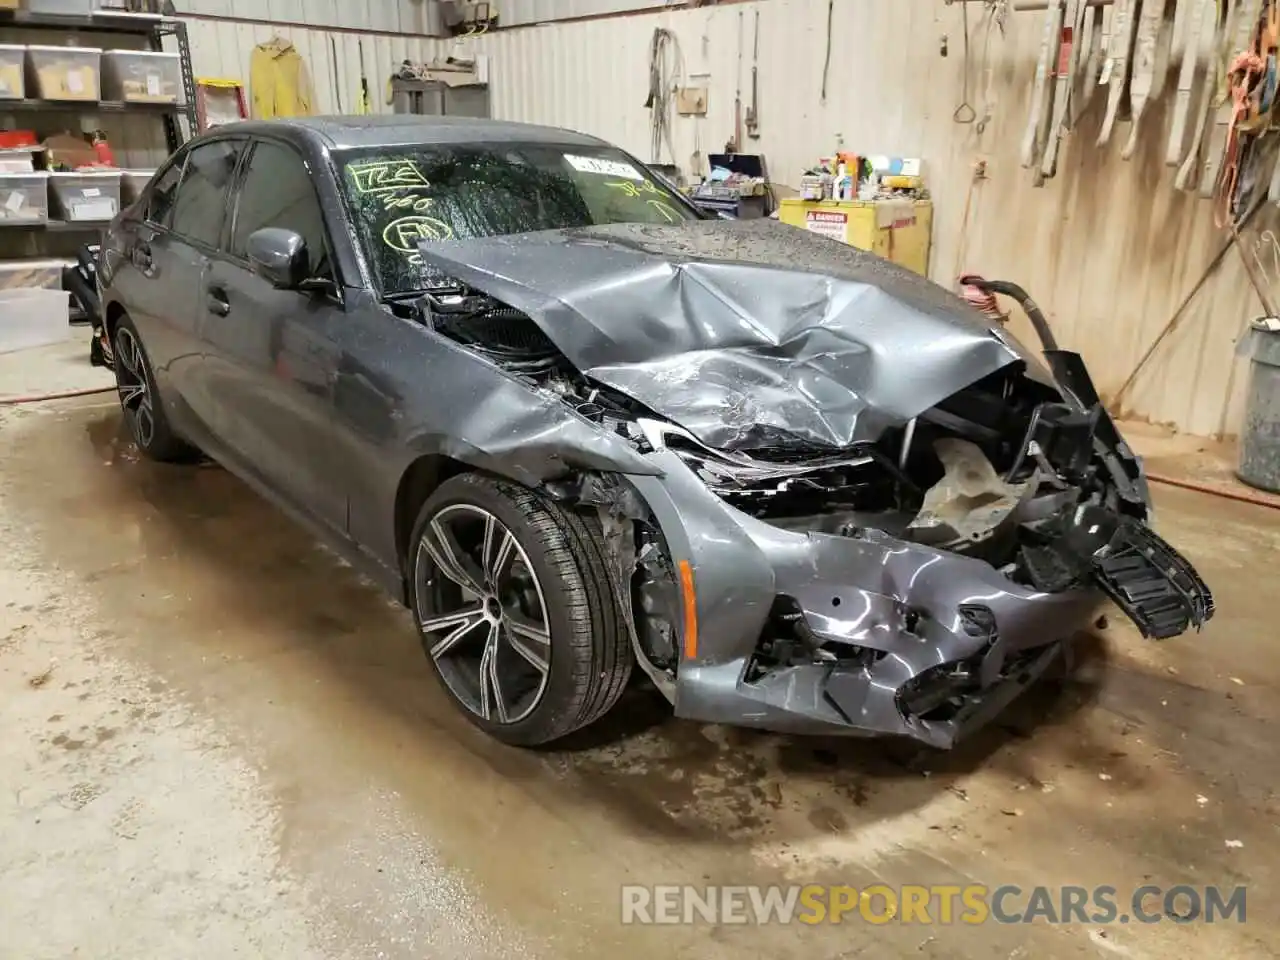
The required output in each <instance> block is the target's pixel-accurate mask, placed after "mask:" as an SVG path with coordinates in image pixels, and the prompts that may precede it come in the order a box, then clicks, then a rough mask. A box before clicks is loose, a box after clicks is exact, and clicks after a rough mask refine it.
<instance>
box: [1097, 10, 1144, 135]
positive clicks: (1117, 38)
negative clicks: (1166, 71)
mask: <svg viewBox="0 0 1280 960" xmlns="http://www.w3.org/2000/svg"><path fill="white" fill-rule="evenodd" d="M1138 3H1139V0H1116V5H1115V8H1114V9H1115V14H1114V16H1113V18H1112V21H1111V49H1110V50H1108V51H1107V59H1106V62H1105V63H1104V64H1103V65H1102V77H1101V78H1100V79H1099V80H1098V83H1099V84H1101V85H1102V86H1105V87H1106V88H1107V112H1106V115H1105V116H1104V117H1103V118H1102V128H1101V129H1100V130H1099V131H1098V146H1100V147H1105V146H1106V145H1107V144H1108V143H1109V142H1110V141H1111V131H1112V130H1114V129H1115V125H1116V117H1117V116H1118V115H1119V113H1120V103H1121V101H1123V99H1124V93H1125V88H1126V87H1127V86H1128V81H1129V58H1130V55H1131V54H1132V52H1133V37H1134V34H1135V33H1136V32H1137V26H1138Z"/></svg>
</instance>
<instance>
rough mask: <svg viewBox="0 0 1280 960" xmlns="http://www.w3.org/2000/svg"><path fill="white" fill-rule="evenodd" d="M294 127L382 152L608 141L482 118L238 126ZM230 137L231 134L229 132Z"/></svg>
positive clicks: (300, 120)
mask: <svg viewBox="0 0 1280 960" xmlns="http://www.w3.org/2000/svg"><path fill="white" fill-rule="evenodd" d="M281 127H288V128H291V129H292V130H293V131H294V132H296V133H298V134H301V135H302V136H311V137H316V138H319V139H320V140H321V141H322V143H323V144H324V146H325V147H327V148H330V149H333V148H340V147H376V146H381V145H384V144H386V145H391V144H419V143H423V144H426V143H483V142H495V141H499V142H500V141H513V142H515V141H518V142H521V143H531V142H533V143H537V142H541V143H562V144H572V145H577V146H600V145H601V144H603V141H601V140H599V139H597V138H596V137H589V136H587V135H586V134H582V133H575V132H574V131H572V130H562V129H560V128H557V127H542V126H537V125H535V124H530V123H512V122H509V121H506V120H484V119H479V118H476V117H449V116H420V115H416V114H392V115H383V116H344V117H290V118H288V119H279V120H267V121H249V122H247V123H243V124H237V125H236V129H237V131H238V132H240V131H243V132H245V133H255V132H259V131H261V132H264V133H265V132H268V131H270V130H275V131H277V132H279V131H280V128H281ZM224 132H225V131H224Z"/></svg>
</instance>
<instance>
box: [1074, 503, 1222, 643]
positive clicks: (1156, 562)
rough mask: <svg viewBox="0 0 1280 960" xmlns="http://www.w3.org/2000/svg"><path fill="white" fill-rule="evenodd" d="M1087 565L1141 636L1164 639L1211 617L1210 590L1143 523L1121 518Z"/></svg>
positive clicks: (1211, 597) (1178, 555)
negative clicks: (1105, 542)
mask: <svg viewBox="0 0 1280 960" xmlns="http://www.w3.org/2000/svg"><path fill="white" fill-rule="evenodd" d="M1093 565H1094V579H1095V580H1096V581H1097V583H1098V585H1099V586H1100V587H1101V588H1102V590H1103V592H1104V593H1106V595H1107V596H1108V597H1110V598H1111V599H1112V600H1114V601H1115V603H1116V605H1117V606H1118V607H1119V608H1120V609H1121V610H1123V611H1124V612H1125V613H1126V614H1127V615H1128V617H1129V619H1130V620H1132V621H1133V622H1134V623H1135V624H1136V625H1137V627H1138V629H1139V630H1141V631H1142V635H1143V636H1144V637H1151V638H1154V639H1156V640H1167V639H1169V638H1170V637H1176V636H1178V635H1179V634H1182V633H1185V632H1186V631H1187V629H1188V628H1190V627H1195V628H1196V629H1197V630H1199V629H1200V627H1202V626H1203V625H1204V624H1205V623H1207V622H1208V621H1209V619H1210V618H1211V617H1212V616H1213V594H1212V593H1210V592H1209V588H1208V587H1207V586H1206V585H1205V582H1204V581H1203V580H1201V579H1200V576H1199V574H1197V573H1196V571H1195V568H1194V567H1192V566H1191V564H1190V563H1188V562H1187V560H1186V559H1185V558H1184V557H1183V556H1182V555H1181V554H1180V553H1178V551H1177V550H1175V549H1174V548H1173V547H1171V546H1170V545H1169V544H1168V543H1166V542H1165V541H1164V540H1163V539H1162V538H1161V537H1160V536H1159V535H1158V534H1157V533H1156V532H1155V531H1154V530H1152V529H1151V528H1150V527H1148V526H1147V525H1146V524H1143V523H1139V522H1138V521H1136V520H1132V519H1129V518H1125V520H1124V521H1123V522H1122V523H1121V524H1120V525H1119V526H1118V527H1117V528H1116V531H1115V533H1114V534H1113V535H1112V537H1111V542H1110V543H1109V544H1108V545H1107V547H1106V548H1104V549H1103V550H1101V551H1099V552H1098V553H1097V554H1095V556H1094V559H1093Z"/></svg>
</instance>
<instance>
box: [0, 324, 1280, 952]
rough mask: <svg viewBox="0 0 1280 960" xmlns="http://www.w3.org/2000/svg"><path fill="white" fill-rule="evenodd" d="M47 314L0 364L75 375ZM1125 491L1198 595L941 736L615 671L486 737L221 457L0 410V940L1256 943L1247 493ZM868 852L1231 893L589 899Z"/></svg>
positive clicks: (12, 373) (817, 867)
mask: <svg viewBox="0 0 1280 960" xmlns="http://www.w3.org/2000/svg"><path fill="white" fill-rule="evenodd" d="M73 346H74V349H72V348H67V349H62V350H52V351H29V352H27V353H24V354H14V355H10V356H7V357H0V396H3V395H5V394H13V393H17V392H23V391H24V390H26V389H29V388H31V387H33V386H43V387H44V388H48V389H52V388H58V387H71V386H76V385H84V384H86V383H90V382H93V381H94V378H95V377H98V378H99V380H98V381H97V382H101V379H100V378H101V374H100V373H99V372H96V371H91V370H89V369H88V368H87V367H86V366H84V361H83V359H82V358H83V355H84V351H83V349H82V346H81V345H73ZM1157 495H1158V503H1159V511H1160V512H1159V517H1158V525H1159V527H1160V528H1161V529H1162V531H1163V532H1164V533H1165V534H1166V535H1167V536H1169V537H1170V539H1172V540H1173V541H1174V542H1175V543H1176V544H1177V545H1179V546H1180V547H1181V548H1183V549H1184V550H1185V552H1186V553H1187V554H1188V555H1189V556H1190V557H1191V558H1192V559H1193V560H1194V561H1195V562H1196V563H1197V564H1198V566H1199V568H1200V570H1201V572H1202V573H1203V574H1204V576H1205V577H1206V579H1207V580H1208V581H1209V582H1210V584H1211V585H1212V586H1213V587H1214V589H1215V592H1216V593H1217V596H1218V600H1219V614H1218V617H1217V619H1215V620H1214V622H1213V623H1212V625H1211V626H1210V628H1209V629H1208V630H1206V631H1205V633H1204V634H1203V635H1202V636H1190V637H1185V638H1182V639H1179V640H1175V641H1172V642H1168V643H1165V644H1161V645H1156V644H1150V643H1143V642H1141V641H1140V640H1139V639H1138V638H1137V636H1136V634H1135V633H1134V632H1133V631H1131V630H1130V629H1128V628H1127V627H1126V626H1123V625H1121V624H1119V623H1118V622H1117V620H1116V618H1114V617H1112V618H1111V620H1110V624H1111V625H1110V626H1109V627H1108V628H1106V629H1103V630H1102V631H1101V632H1100V633H1099V634H1098V635H1096V636H1090V637H1088V638H1085V639H1084V640H1083V641H1082V645H1081V649H1082V653H1083V655H1084V656H1083V660H1084V662H1083V663H1082V665H1081V667H1080V672H1079V674H1078V675H1077V677H1076V678H1075V679H1074V680H1073V681H1072V682H1070V683H1068V684H1065V685H1054V684H1051V683H1045V684H1043V685H1041V686H1040V687H1038V688H1036V689H1035V690H1034V691H1033V692H1032V693H1031V694H1029V695H1028V696H1027V697H1026V698H1024V700H1022V701H1020V702H1019V703H1017V704H1016V705H1015V707H1014V708H1013V709H1012V710H1011V711H1010V712H1009V714H1008V715H1007V716H1006V717H1005V718H1003V720H1002V722H1000V723H999V724H998V725H997V726H996V727H994V728H992V729H990V730H989V731H987V732H985V733H984V734H982V735H979V736H978V737H977V738H976V739H975V740H974V741H973V742H970V743H968V744H966V745H964V746H963V747H962V749H960V750H958V751H956V752H954V753H951V754H936V753H930V752H927V751H920V750H917V749H914V748H913V747H911V746H909V745H904V744H897V743H894V744H881V743H854V742H831V741H816V740H805V739H792V738H784V737H776V736H767V735H759V734H751V733H746V732H742V731H735V730H729V729H724V728H719V727H707V726H697V725H693V724H687V723H681V722H676V721H674V720H671V719H669V718H668V717H667V716H666V714H665V712H664V708H663V704H662V703H661V702H659V701H658V700H657V699H656V696H655V695H651V694H648V693H646V692H644V691H642V690H637V691H636V692H635V693H633V694H629V695H628V697H627V698H626V699H625V700H624V702H623V704H621V705H620V708H619V709H618V710H617V711H616V713H615V715H614V716H613V717H612V718H611V720H610V721H609V722H607V723H606V724H605V725H604V726H603V728H602V729H599V730H596V731H593V732H592V733H591V735H590V736H588V737H584V738H583V739H582V742H580V743H578V744H575V745H574V749H566V750H559V751H553V752H542V753H537V752H520V751H515V750H510V749H506V748H502V747H499V746H496V745H495V744H493V743H492V742H490V741H488V740H486V739H485V738H484V737H482V736H481V735H479V734H478V733H477V732H476V731H474V730H473V728H471V727H470V726H469V725H468V724H467V723H466V722H465V721H462V720H461V719H460V718H459V717H457V716H456V715H455V714H454V713H453V711H452V710H451V708H450V707H449V705H448V704H447V703H446V702H445V700H444V698H443V696H442V694H441V693H440V692H439V691H438V690H437V689H436V687H435V685H434V683H433V682H432V679H431V677H430V676H429V674H428V669H427V665H426V663H425V660H424V658H423V656H422V654H421V652H420V650H419V648H418V645H417V641H416V638H415V636H414V633H413V630H412V627H411V624H410V622H409V619H408V617H407V615H406V614H405V613H404V612H403V611H401V610H399V609H398V608H396V607H395V606H394V605H392V604H391V603H390V602H388V600H387V599H386V598H385V597H384V596H381V595H379V594H378V592H377V591H376V590H374V589H373V588H372V587H370V586H368V585H366V584H365V583H362V582H361V581H360V580H359V579H358V578H357V577H356V576H355V575H354V574H353V573H352V572H351V571H350V570H349V569H347V568H345V567H343V566H342V565H341V564H340V563H338V562H337V561H336V560H335V559H334V558H333V557H332V556H331V555H330V554H329V553H328V552H326V551H325V550H323V549H320V548H319V547H317V546H316V545H315V544H314V543H313V542H312V541H311V540H310V539H309V538H308V537H307V536H306V535H304V534H303V533H301V532H300V531H299V530H298V529H297V528H295V527H294V526H292V525H291V524H290V523H289V522H288V521H287V520H285V519H284V518H282V517H281V516H279V515H277V514H276V513H275V512H274V511H273V510H272V509H271V508H270V507H269V506H267V505H266V504H265V503H264V502H262V501H261V500H259V499H258V498H257V497H255V496H254V495H253V494H252V493H250V492H249V491H248V490H247V489H246V488H245V487H244V486H243V485H242V484H240V483H239V482H238V481H237V480H235V479H234V478H232V477H231V476H229V475H228V474H226V473H224V472H223V471H222V470H220V469H218V468H216V467H200V468H191V467H185V468H184V467H157V466H155V465H153V464H150V463H145V462H139V460H138V459H137V456H136V453H135V451H134V450H133V449H132V447H131V446H130V445H129V444H128V443H127V442H125V441H124V440H122V438H121V436H120V433H119V417H118V414H117V411H116V408H115V405H114V402H113V398H112V397H111V396H105V397H98V398H86V399H82V400H72V401H58V402H53V403H46V404H37V405H26V406H19V407H0V689H2V690H3V693H2V694H0V822H3V824H4V829H3V830H2V831H0V957H3V958H6V960H7V958H15V960H16V958H21V960H39V958H65V957H71V956H79V957H92V958H115V957H119V958H129V960H136V958H141V957H160V956H166V957H167V956H181V957H210V958H218V960H222V958H226V957H232V956H252V957H257V956H269V957H272V958H280V960H285V958H346V957H350V958H360V960H368V958H388V960H392V958H395V960H398V958H406V960H408V958H413V960H423V958H436V957H440V958H452V957H460V956H465V957H477V958H505V957H538V958H561V957H565V958H568V957H579V956H581V957H591V958H598V957H600V956H602V955H603V956H611V957H616V958H619V960H622V958H627V957H633V956H634V957H645V958H648V957H652V956H656V955H662V956H665V957H668V958H671V960H678V958H691V960H692V958H695V957H696V958H698V960H719V958H730V957H733V958H738V957H744V956H757V955H759V956H770V957H774V958H778V960H787V958H793V957H794V958H799V957H804V958H806V960H835V958H849V957H868V958H882V957H893V956H899V957H925V958H929V957H934V958H970V957H971V958H975V960H976V958H983V960H986V958H992V957H1024V958H1040V957H1050V958H1053V957H1093V956H1123V957H1137V958H1143V957H1150V958H1156V957H1169V956H1174V955H1181V956H1187V957H1201V956H1215V957H1220V958H1235V957H1266V956H1276V955H1277V954H1280V931H1278V929H1277V926H1276V917H1277V915H1276V910H1275V906H1274V905H1275V902H1276V894H1277V881H1278V880H1280V877H1278V873H1277V871H1278V869H1280V867H1278V861H1277V857H1276V856H1275V851H1276V849H1277V813H1278V812H1280V811H1278V805H1277V804H1278V802H1277V797H1276V793H1275V790H1276V783H1277V779H1276V770H1277V759H1278V758H1280V738H1278V737H1277V736H1276V735H1275V731H1276V730H1277V729H1280V726H1277V724H1280V697H1277V695H1276V689H1277V685H1278V684H1280V655H1278V654H1277V644H1276V641H1275V637H1276V633H1275V629H1274V623H1275V615H1274V612H1273V611H1274V608H1273V602H1274V594H1273V590H1274V587H1273V584H1274V582H1275V580H1274V575H1273V574H1269V573H1268V572H1267V570H1266V569H1265V567H1264V564H1265V563H1266V562H1267V560H1268V558H1269V557H1275V556H1277V551H1278V550H1280V513H1276V512H1275V511H1271V510H1267V509H1264V508H1261V507H1255V506H1250V505H1247V504H1240V503H1232V502H1228V501H1224V500H1220V499H1214V498H1209V497H1206V496H1203V495H1199V494H1194V493H1188V492H1186V491H1181V490H1169V489H1165V488H1161V489H1159V490H1158V491H1157ZM1227 841H1233V843H1232V844H1231V845H1228V843H1227ZM1235 842H1238V843H1239V844H1240V845H1239V846H1237V845H1236V843H1235ZM875 880H881V881H884V882H887V883H890V884H895V883H925V884H939V883H948V882H950V883H963V882H985V883H989V884H992V885H995V884H1001V883H1015V884H1020V885H1022V886H1024V887H1029V886H1031V885H1034V884H1080V885H1086V886H1088V885H1093V884H1100V883H1107V884H1112V885H1115V886H1116V887H1119V888H1121V889H1124V888H1126V887H1130V886H1136V885H1139V884H1142V883H1159V884H1163V885H1172V884H1175V883H1181V882H1187V883H1192V884H1210V883H1220V884H1226V885H1234V884H1238V883H1246V884H1248V885H1249V894H1248V896H1249V901H1250V903H1249V906H1250V911H1249V922H1248V923H1246V924H1244V925H1238V924H1236V923H1234V922H1233V923H1229V924H1220V925H1215V926H1207V925H1175V924H1173V923H1169V922H1166V923H1162V924H1158V925H1154V926H1133V925H1130V926H1119V925H1116V926H1111V927H1108V928H1106V929H1102V928H1097V927H1090V926H1082V925H1073V926H1067V927H1050V926H1047V925H1044V924H1039V923H1037V924H1033V925H1027V926H997V925H995V924H988V925H985V926H982V927H948V928H924V927H909V926H902V925H899V924H889V925H886V926H881V927H870V926H866V925H864V924H861V923H860V922H856V921H855V922H854V923H852V924H847V925H845V926H840V927H814V928H810V927H804V928H799V927H786V928H783V927H765V928H760V929H757V928H754V927H732V926H730V927H720V928H711V927H708V926H706V925H696V926H691V927H647V928H640V927H623V926H622V925H621V924H620V923H619V920H618V918H619V893H618V888H619V886H620V885H621V884H624V883H678V882H686V881H687V882H693V883H698V884H703V883H724V884H745V883H768V882H808V881H814V882H835V883H851V884H856V885H863V884H866V883H869V882H874V881H875ZM1175 951H1176V952H1177V953H1176V954H1175Z"/></svg>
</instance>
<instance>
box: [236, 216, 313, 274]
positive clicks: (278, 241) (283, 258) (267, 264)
mask: <svg viewBox="0 0 1280 960" xmlns="http://www.w3.org/2000/svg"><path fill="white" fill-rule="evenodd" d="M247 247H248V254H249V264H250V265H251V266H252V267H253V272H254V273H256V274H257V275H258V276H260V277H262V278H263V279H264V280H266V281H267V282H268V283H270V284H271V285H272V286H273V287H277V288H279V289H281V290H297V289H298V288H299V287H301V286H302V284H303V283H304V282H305V281H306V280H307V278H308V277H309V276H310V275H311V256H310V254H309V252H308V251H307V241H305V240H303V239H302V237H301V235H299V234H297V233H294V232H293V231H292V230H283V229H281V228H279V227H264V228H263V229H261V230H255V231H254V232H253V233H251V234H249V241H248V244H247Z"/></svg>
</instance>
